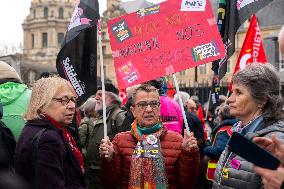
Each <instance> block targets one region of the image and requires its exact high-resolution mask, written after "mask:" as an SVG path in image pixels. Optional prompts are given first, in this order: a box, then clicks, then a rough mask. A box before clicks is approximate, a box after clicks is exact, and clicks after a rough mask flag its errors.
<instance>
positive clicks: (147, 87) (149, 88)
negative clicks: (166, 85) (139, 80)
mask: <svg viewBox="0 0 284 189" xmlns="http://www.w3.org/2000/svg"><path fill="white" fill-rule="evenodd" d="M139 91H144V92H146V93H151V92H153V93H156V94H157V96H159V92H158V89H156V88H155V87H154V86H152V85H150V84H149V83H143V84H141V85H140V86H139V87H137V88H136V89H135V90H134V92H133V96H132V104H134V103H135V102H136V97H137V94H138V92H139ZM159 98H160V96H159Z"/></svg>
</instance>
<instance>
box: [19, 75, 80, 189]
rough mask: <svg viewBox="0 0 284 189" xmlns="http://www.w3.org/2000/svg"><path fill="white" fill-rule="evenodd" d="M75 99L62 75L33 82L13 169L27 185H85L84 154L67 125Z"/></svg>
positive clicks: (63, 188) (59, 187)
mask: <svg viewBox="0 0 284 189" xmlns="http://www.w3.org/2000/svg"><path fill="white" fill-rule="evenodd" d="M76 99H77V96H76V93H75V91H74V90H73V88H72V86H71V85H70V83H69V82H68V81H67V80H65V79H62V78H59V77H49V78H42V79H40V80H38V81H37V82H36V83H35V84H34V86H33V89H32V96H31V101H30V104H29V106H28V110H27V113H26V114H25V119H26V120H27V122H26V125H25V127H24V129H23V131H22V133H21V135H20V138H19V141H18V144H17V148H16V156H15V162H16V163H15V170H16V173H17V174H19V175H21V176H22V177H23V178H25V179H26V180H27V182H28V183H29V184H30V188H33V189H38V188H40V189H45V188H52V189H68V188H69V189H71V188H72V189H83V188H85V182H84V176H83V172H84V162H83V157H82V154H81V152H80V151H79V149H78V148H77V146H76V143H75V141H74V139H73V138H72V136H71V135H70V133H69V132H68V131H67V129H66V127H68V125H69V124H70V123H71V122H72V119H73V116H74V113H75V104H76Z"/></svg>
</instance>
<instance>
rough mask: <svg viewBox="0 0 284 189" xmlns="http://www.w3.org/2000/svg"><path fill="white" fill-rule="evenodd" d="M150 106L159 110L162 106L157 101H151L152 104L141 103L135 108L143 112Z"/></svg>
mask: <svg viewBox="0 0 284 189" xmlns="http://www.w3.org/2000/svg"><path fill="white" fill-rule="evenodd" d="M149 105H150V107H151V108H152V109H157V108H158V107H159V106H160V102H159V101H156V100H154V101H150V102H146V101H141V102H138V103H137V104H135V106H137V107H138V108H140V109H142V110H145V109H146V108H147V107H148V106H149Z"/></svg>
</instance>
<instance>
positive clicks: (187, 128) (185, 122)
mask: <svg viewBox="0 0 284 189" xmlns="http://www.w3.org/2000/svg"><path fill="white" fill-rule="evenodd" d="M173 79H174V83H175V86H176V90H177V95H178V100H179V104H180V106H181V111H182V117H183V121H184V126H185V128H186V133H187V134H189V132H190V129H189V127H188V123H187V119H186V116H185V111H184V106H183V103H182V100H181V96H180V93H179V86H178V82H177V78H176V75H175V74H173Z"/></svg>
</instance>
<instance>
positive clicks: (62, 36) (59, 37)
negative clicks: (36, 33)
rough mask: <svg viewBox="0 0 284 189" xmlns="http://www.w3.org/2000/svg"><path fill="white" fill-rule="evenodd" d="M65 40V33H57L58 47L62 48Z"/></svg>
mask: <svg viewBox="0 0 284 189" xmlns="http://www.w3.org/2000/svg"><path fill="white" fill-rule="evenodd" d="M63 39H64V33H57V45H58V46H59V47H60V46H61V44H62V41H63Z"/></svg>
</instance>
